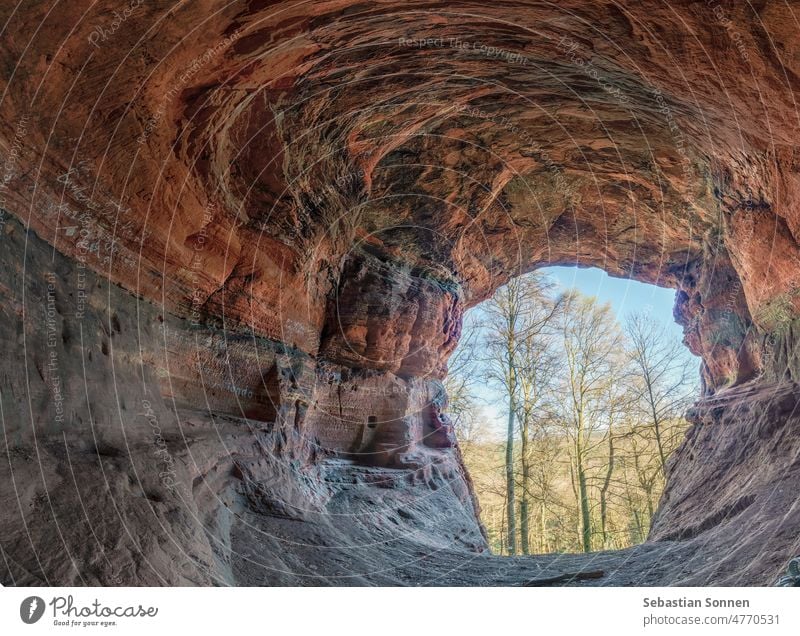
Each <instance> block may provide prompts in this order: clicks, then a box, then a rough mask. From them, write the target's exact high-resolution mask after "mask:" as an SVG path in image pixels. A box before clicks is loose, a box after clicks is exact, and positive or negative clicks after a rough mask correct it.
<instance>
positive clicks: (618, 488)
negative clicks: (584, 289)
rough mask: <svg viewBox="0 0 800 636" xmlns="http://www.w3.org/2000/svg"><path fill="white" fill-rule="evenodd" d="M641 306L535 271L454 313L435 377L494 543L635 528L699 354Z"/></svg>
mask: <svg viewBox="0 0 800 636" xmlns="http://www.w3.org/2000/svg"><path fill="white" fill-rule="evenodd" d="M652 313H653V310H652V308H651V307H646V308H643V309H640V310H639V311H636V312H633V313H630V314H627V315H625V316H624V317H619V316H617V315H616V313H615V311H614V309H613V308H612V306H611V305H610V304H607V303H605V304H604V303H601V302H600V301H598V300H597V299H596V298H595V297H593V296H588V295H585V294H583V293H581V292H580V291H578V290H576V289H569V290H566V291H559V289H558V287H557V285H556V284H555V283H554V282H553V281H552V279H551V278H549V277H548V276H547V275H546V274H545V273H540V272H533V273H530V274H526V275H524V276H519V277H517V278H514V279H512V280H511V281H510V282H509V283H508V284H507V285H505V286H503V287H501V288H500V289H498V291H497V292H496V293H495V294H494V296H493V297H492V298H491V299H490V300H488V301H486V302H485V303H483V304H482V305H480V306H479V307H477V308H476V309H474V310H472V312H470V313H469V314H468V315H467V316H466V318H465V322H464V331H463V336H462V341H461V344H460V345H459V347H458V349H456V351H455V352H454V354H453V356H452V358H451V360H450V369H449V373H448V377H447V380H446V388H447V390H448V393H449V396H450V406H449V409H450V415H451V417H452V419H453V422H454V425H455V430H456V435H457V437H458V439H459V443H460V447H461V449H462V453H463V455H464V461H465V464H466V466H467V468H468V470H469V473H470V475H471V478H472V480H473V484H474V487H475V491H476V494H477V496H478V500H479V503H480V506H481V520H482V522H483V524H484V526H485V528H486V531H487V534H488V536H489V541H490V545H491V547H492V550H493V551H494V552H495V553H497V554H503V555H516V554H540V553H548V552H592V551H596V550H608V549H620V548H625V547H628V546H631V545H635V544H637V543H641V542H642V541H644V540H645V539H646V538H647V534H648V531H649V529H650V525H651V522H652V520H653V515H654V513H655V510H656V508H657V505H658V501H659V498H660V496H661V493H662V490H663V487H664V483H665V479H666V476H667V475H668V473H669V469H670V462H669V458H670V455H671V454H672V452H673V451H674V450H675V449H676V448H677V446H678V445H679V444H680V442H681V441H682V439H683V437H684V433H685V430H686V428H687V422H686V420H685V417H684V412H685V410H686V408H687V406H688V405H689V404H691V403H692V401H693V400H694V399H696V397H697V395H698V391H699V386H698V382H699V380H698V372H697V367H698V363H697V359H696V358H694V357H693V356H692V355H691V354H690V353H689V351H688V349H687V348H686V346H685V345H684V344H683V343H682V342H681V341H680V340H678V339H676V338H674V337H673V336H672V335H670V334H668V333H667V331H666V330H665V328H664V327H665V323H663V322H661V321H659V320H658V319H657V317H656V316H653V315H652ZM492 414H494V417H492V416H491V415H492ZM500 417H502V425H501V424H499V423H498V419H499V418H500Z"/></svg>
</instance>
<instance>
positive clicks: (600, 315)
mask: <svg viewBox="0 0 800 636" xmlns="http://www.w3.org/2000/svg"><path fill="white" fill-rule="evenodd" d="M561 336H562V343H563V347H564V356H565V357H564V368H565V374H564V379H563V386H564V394H565V398H566V399H565V400H564V402H563V406H562V412H563V415H562V421H563V425H564V428H565V432H566V435H567V436H568V438H569V440H570V454H571V465H570V477H571V481H572V486H573V492H574V495H575V500H576V505H577V508H578V533H579V541H580V547H581V549H582V550H583V551H584V552H590V551H591V550H592V518H591V506H590V501H589V497H590V495H589V484H588V475H587V470H588V461H589V455H590V452H591V451H592V447H593V438H594V437H595V436H596V433H597V432H598V431H600V430H601V428H602V427H603V426H604V425H607V423H608V420H607V418H606V417H604V414H603V408H604V405H605V400H604V396H605V395H606V393H607V391H608V386H609V381H610V379H611V378H613V376H614V373H613V371H614V364H615V359H618V357H619V354H620V351H621V348H622V333H621V330H620V328H619V326H618V324H617V321H616V318H615V316H614V314H613V312H612V310H611V307H610V305H608V304H605V305H600V304H599V303H598V302H597V300H596V299H595V298H592V297H587V296H583V295H582V294H580V293H571V294H570V295H569V296H567V297H565V311H564V314H563V320H562V328H561Z"/></svg>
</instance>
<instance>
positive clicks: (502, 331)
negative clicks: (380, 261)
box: [483, 272, 552, 554]
mask: <svg viewBox="0 0 800 636" xmlns="http://www.w3.org/2000/svg"><path fill="white" fill-rule="evenodd" d="M551 289H552V283H551V282H550V281H549V279H548V278H547V277H545V276H544V275H541V274H537V273H536V272H533V273H531V274H528V275H526V276H519V277H516V278H513V279H511V280H510V281H509V282H508V283H507V284H506V285H504V286H503V287H501V288H499V289H498V290H497V292H495V295H494V296H493V297H492V299H491V300H490V301H489V303H487V306H486V309H485V321H484V323H483V331H484V345H485V353H486V357H485V359H484V362H485V365H486V370H487V372H486V377H487V379H488V380H489V381H490V382H492V383H493V384H494V385H495V386H497V387H498V388H499V389H500V390H501V392H502V394H503V396H504V398H505V400H506V404H507V416H508V417H507V427H506V448H505V475H506V500H507V503H506V534H507V540H506V545H507V549H508V552H509V554H516V553H517V530H516V527H517V525H516V492H515V471H514V439H515V437H516V433H517V431H516V421H515V420H516V416H517V412H518V399H519V391H520V373H519V370H520V366H521V365H522V347H523V343H524V342H525V339H526V337H527V336H528V333H529V332H531V333H534V332H535V331H536V330H537V329H541V328H542V327H541V325H540V324H539V323H540V320H541V319H542V312H541V307H542V306H546V305H548V304H550V305H552V301H551V300H550V291H551ZM546 314H547V312H545V315H546Z"/></svg>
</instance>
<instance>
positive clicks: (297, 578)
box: [223, 460, 713, 586]
mask: <svg viewBox="0 0 800 636" xmlns="http://www.w3.org/2000/svg"><path fill="white" fill-rule="evenodd" d="M321 467H322V468H323V470H325V471H327V474H328V475H329V476H331V475H335V476H336V477H335V482H336V483H337V491H336V492H335V493H334V495H333V496H332V497H331V498H330V499H329V500H328V501H327V502H326V505H325V507H324V510H322V511H320V512H319V513H314V512H310V511H308V510H306V511H305V512H304V513H303V515H302V516H303V519H302V520H300V519H299V518H292V517H293V515H292V514H291V513H290V514H288V515H287V514H282V515H274V514H273V513H268V514H254V513H253V512H252V511H249V512H244V513H243V514H242V515H241V517H239V518H238V522H237V523H234V526H233V528H232V533H231V534H232V537H233V542H232V548H233V550H232V554H233V555H235V556H234V557H233V558H232V560H231V564H232V578H233V580H234V581H235V584H237V585H312V586H314V585H379V586H386V585H389V586H395V585H400V586H548V585H576V586H628V585H645V586H646V585H667V584H671V583H674V582H676V581H679V580H680V579H682V578H683V575H692V574H695V573H696V572H697V571H698V570H700V569H702V568H703V567H704V566H705V565H706V563H705V562H704V560H703V558H702V557H701V556H700V555H699V554H698V546H697V545H696V544H695V543H692V542H669V541H666V542H658V543H646V544H643V545H639V546H636V547H633V548H629V549H626V550H619V551H607V552H596V553H590V554H563V553H558V554H545V555H533V556H517V557H504V556H497V555H493V554H491V553H490V552H489V551H488V550H482V551H478V546H477V544H478V543H479V539H478V538H477V537H476V536H475V535H474V528H473V527H472V526H471V525H470V524H469V519H468V518H467V517H466V514H465V515H464V517H463V518H462V517H461V516H459V515H454V514H453V513H452V510H453V509H454V506H453V504H452V499H453V497H452V492H451V491H450V489H449V488H448V487H447V485H446V484H440V487H437V488H435V489H433V490H427V489H425V490H423V489H417V488H414V487H413V486H408V485H407V481H408V479H407V478H408V476H409V471H407V470H402V469H377V468H368V467H363V466H358V465H354V464H351V463H349V462H346V461H341V460H331V461H327V462H322V464H321ZM376 480H379V481H376ZM447 511H449V512H447ZM283 512H284V513H286V512H287V510H286V509H284V510H283ZM237 546H242V547H243V548H244V546H247V553H246V555H242V554H241V553H240V551H239V550H237ZM223 584H224V583H223ZM709 584H711V585H713V582H710V583H709Z"/></svg>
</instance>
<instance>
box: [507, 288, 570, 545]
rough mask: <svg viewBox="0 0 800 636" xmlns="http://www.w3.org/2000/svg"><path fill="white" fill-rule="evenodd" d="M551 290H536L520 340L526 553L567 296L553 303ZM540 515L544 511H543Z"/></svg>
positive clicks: (519, 407) (519, 405) (522, 524)
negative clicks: (535, 450) (534, 455)
mask: <svg viewBox="0 0 800 636" xmlns="http://www.w3.org/2000/svg"><path fill="white" fill-rule="evenodd" d="M549 289H550V288H549V287H542V288H541V289H537V290H536V294H537V296H538V297H539V298H538V300H537V301H535V302H532V303H531V306H530V307H529V309H528V312H526V315H525V318H524V326H523V330H522V333H521V334H520V336H519V338H518V342H519V346H518V355H517V382H518V387H519V395H518V398H517V418H518V420H519V424H520V441H521V444H520V445H521V449H520V463H521V466H522V493H521V497H520V543H521V547H522V553H523V554H530V545H531V540H530V521H529V520H530V515H531V444H532V442H534V441H535V440H534V438H536V439H537V440H539V439H541V438H542V437H543V436H544V435H546V434H547V431H546V429H545V427H544V426H543V425H542V422H543V419H544V418H543V416H545V417H546V404H545V403H546V401H547V400H548V398H549V394H550V393H551V391H550V389H551V386H552V383H553V379H554V377H555V374H556V372H557V370H558V365H559V356H558V355H557V353H556V352H555V351H554V346H553V334H554V332H555V329H556V324H555V323H556V320H557V319H558V317H559V313H560V311H561V309H562V308H563V306H564V297H563V296H557V297H555V298H553V299H552V300H551V299H550V297H549V294H547V292H548V291H549ZM540 513H541V508H540Z"/></svg>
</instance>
